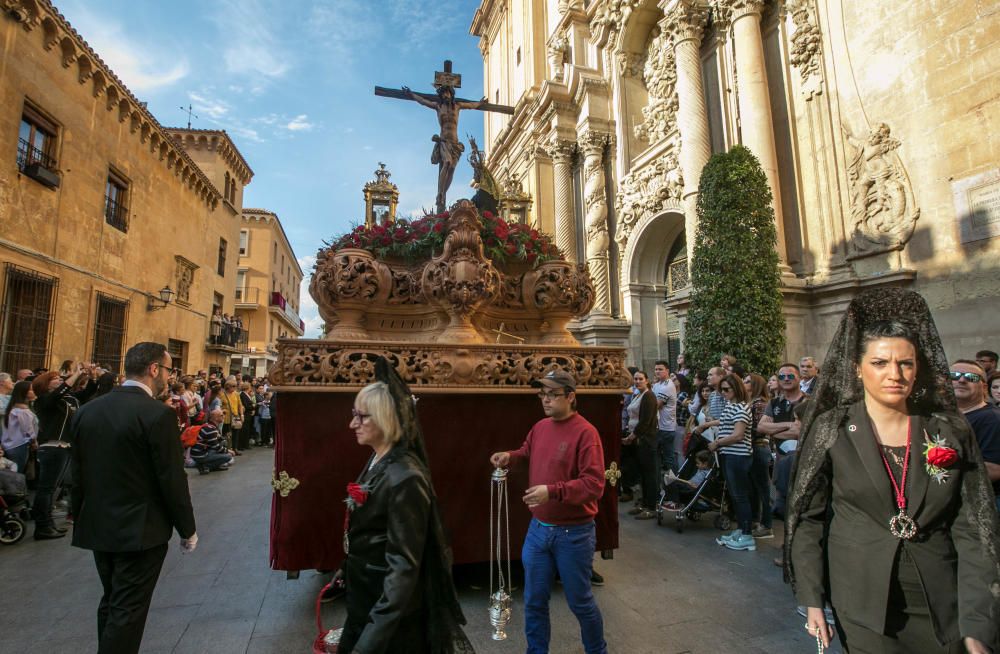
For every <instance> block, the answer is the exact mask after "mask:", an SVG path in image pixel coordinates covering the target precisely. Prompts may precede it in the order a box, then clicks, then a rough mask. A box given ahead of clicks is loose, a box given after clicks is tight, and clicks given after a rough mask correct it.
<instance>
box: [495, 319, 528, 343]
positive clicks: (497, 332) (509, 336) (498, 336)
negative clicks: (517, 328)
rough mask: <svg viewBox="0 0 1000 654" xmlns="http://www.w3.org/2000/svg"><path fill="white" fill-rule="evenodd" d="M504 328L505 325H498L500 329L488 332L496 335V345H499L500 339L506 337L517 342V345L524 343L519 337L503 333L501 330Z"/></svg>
mask: <svg viewBox="0 0 1000 654" xmlns="http://www.w3.org/2000/svg"><path fill="white" fill-rule="evenodd" d="M505 326H506V324H505V323H500V329H491V330H490V331H491V332H493V333H494V334H496V335H497V343H499V342H500V339H501V338H502V337H504V336H506V337H507V338H513V339H514V340H515V341H517V342H518V343H523V342H524V339H523V338H521V337H520V336H514V335H513V334H508V333H507V332H505V331H504V330H503V328H504V327H505Z"/></svg>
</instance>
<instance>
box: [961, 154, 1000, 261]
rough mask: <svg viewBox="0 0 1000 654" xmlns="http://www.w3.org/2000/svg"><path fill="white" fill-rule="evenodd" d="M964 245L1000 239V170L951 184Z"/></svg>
mask: <svg viewBox="0 0 1000 654" xmlns="http://www.w3.org/2000/svg"><path fill="white" fill-rule="evenodd" d="M951 192H952V197H953V199H954V202H955V215H956V217H957V218H958V231H959V237H960V238H961V241H962V243H970V242H972V241H980V240H983V239H987V238H993V237H995V236H1000V169H998V170H991V171H987V172H985V173H980V174H978V175H973V176H972V177H966V178H964V179H959V180H955V181H953V182H952V183H951Z"/></svg>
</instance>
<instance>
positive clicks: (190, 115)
mask: <svg viewBox="0 0 1000 654" xmlns="http://www.w3.org/2000/svg"><path fill="white" fill-rule="evenodd" d="M181 111H183V112H184V113H186V114H187V115H188V126H187V128H188V129H191V118H192V117H194V118H197V117H198V116H197V115H196V114H194V113H193V112H192V111H191V105H188V106H187V109H185V108H184V107H181Z"/></svg>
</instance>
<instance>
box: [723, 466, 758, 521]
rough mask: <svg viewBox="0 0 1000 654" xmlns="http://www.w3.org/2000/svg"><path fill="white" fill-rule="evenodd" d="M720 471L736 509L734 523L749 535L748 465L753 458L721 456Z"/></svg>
mask: <svg viewBox="0 0 1000 654" xmlns="http://www.w3.org/2000/svg"><path fill="white" fill-rule="evenodd" d="M719 458H720V459H722V471H723V474H724V475H725V476H726V488H728V489H729V497H730V499H732V501H733V508H735V509H736V522H737V524H738V525H739V527H740V530H741V531H742V532H743V533H744V534H749V533H750V531H751V530H750V523H751V513H750V465H751V463H752V462H753V456H752V455H747V456H740V455H739V454H722V455H720V456H719Z"/></svg>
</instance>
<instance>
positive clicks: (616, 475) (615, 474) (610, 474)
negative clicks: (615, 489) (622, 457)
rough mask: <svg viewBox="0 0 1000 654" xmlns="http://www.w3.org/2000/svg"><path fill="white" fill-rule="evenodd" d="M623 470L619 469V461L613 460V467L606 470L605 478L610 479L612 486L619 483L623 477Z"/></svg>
mask: <svg viewBox="0 0 1000 654" xmlns="http://www.w3.org/2000/svg"><path fill="white" fill-rule="evenodd" d="M621 476H622V471H621V470H619V469H618V463H617V462H615V461H612V462H611V467H610V468H608V469H607V470H605V471H604V478H605V479H607V480H608V483H610V484H611V485H612V486H617V485H618V480H619V479H621Z"/></svg>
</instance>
